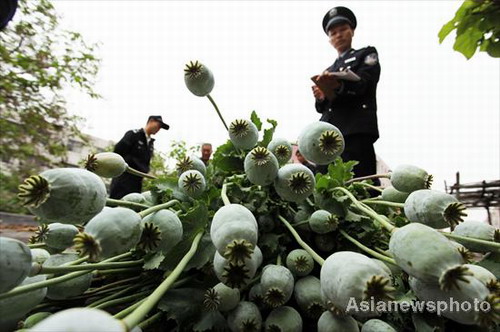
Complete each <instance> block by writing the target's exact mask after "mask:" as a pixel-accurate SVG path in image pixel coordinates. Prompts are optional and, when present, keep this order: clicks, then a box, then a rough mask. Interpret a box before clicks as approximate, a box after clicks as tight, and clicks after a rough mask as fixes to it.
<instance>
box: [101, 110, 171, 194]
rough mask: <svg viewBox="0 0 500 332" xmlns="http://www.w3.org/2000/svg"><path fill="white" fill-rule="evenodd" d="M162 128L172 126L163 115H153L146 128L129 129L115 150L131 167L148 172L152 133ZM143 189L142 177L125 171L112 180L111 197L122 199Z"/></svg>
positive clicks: (152, 140)
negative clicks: (165, 120) (164, 119)
mask: <svg viewBox="0 0 500 332" xmlns="http://www.w3.org/2000/svg"><path fill="white" fill-rule="evenodd" d="M161 128H163V129H166V130H168V129H169V128H170V126H169V125H168V124H166V123H164V122H163V120H162V118H161V116H159V115H151V116H150V117H149V118H148V122H147V123H146V126H145V127H144V128H141V129H135V130H129V131H127V132H126V133H125V135H124V136H123V138H122V139H121V140H120V141H119V142H118V143H116V145H115V149H114V152H116V153H118V154H119V155H121V156H122V157H123V159H125V162H126V163H127V164H128V165H129V166H130V167H132V168H134V169H136V170H138V171H141V172H143V173H148V172H149V162H150V160H151V157H152V156H153V150H154V147H153V143H154V138H151V135H154V134H156V133H157V132H158V131H159V130H160V129H161ZM141 191H142V177H139V176H136V175H132V174H129V173H127V172H125V173H123V174H122V175H120V176H119V177H116V178H114V179H113V180H112V181H111V187H110V193H109V197H110V198H115V199H120V198H122V197H123V196H125V195H127V194H130V193H133V192H141Z"/></svg>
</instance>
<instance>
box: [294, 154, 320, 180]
mask: <svg viewBox="0 0 500 332" xmlns="http://www.w3.org/2000/svg"><path fill="white" fill-rule="evenodd" d="M295 156H296V157H297V160H298V161H299V163H301V164H302V165H304V166H305V167H307V168H309V169H310V170H311V172H313V174H316V172H317V170H316V165H314V164H313V163H311V162H309V161H308V160H307V159H306V158H304V156H303V155H302V153H300V151H299V150H297V151H296V152H295Z"/></svg>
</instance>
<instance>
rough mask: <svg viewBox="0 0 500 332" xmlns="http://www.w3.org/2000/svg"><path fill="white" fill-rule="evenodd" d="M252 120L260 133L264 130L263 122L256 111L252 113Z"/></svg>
mask: <svg viewBox="0 0 500 332" xmlns="http://www.w3.org/2000/svg"><path fill="white" fill-rule="evenodd" d="M250 120H252V122H253V124H254V125H255V127H257V130H258V131H260V130H261V129H262V121H260V118H259V116H258V115H257V113H256V112H255V111H252V114H251V115H250Z"/></svg>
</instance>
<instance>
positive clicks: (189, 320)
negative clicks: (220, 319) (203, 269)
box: [158, 288, 205, 331]
mask: <svg viewBox="0 0 500 332" xmlns="http://www.w3.org/2000/svg"><path fill="white" fill-rule="evenodd" d="M204 294H205V291H204V290H202V289H198V288H177V289H170V290H168V291H167V292H166V293H165V295H164V296H163V297H162V298H161V300H160V302H158V309H160V310H162V311H165V312H166V313H167V319H173V320H175V321H176V322H177V325H178V326H179V330H181V331H184V330H186V331H187V330H189V329H188V327H190V326H192V325H193V323H194V322H195V321H196V319H197V317H199V315H200V313H201V312H202V310H203V307H202V305H203V295H204Z"/></svg>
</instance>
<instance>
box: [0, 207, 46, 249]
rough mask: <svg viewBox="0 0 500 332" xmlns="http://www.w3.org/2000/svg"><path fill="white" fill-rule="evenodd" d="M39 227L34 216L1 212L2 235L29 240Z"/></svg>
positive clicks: (0, 226)
mask: <svg viewBox="0 0 500 332" xmlns="http://www.w3.org/2000/svg"><path fill="white" fill-rule="evenodd" d="M37 228H38V223H37V222H36V221H35V220H34V217H33V216H28V215H20V214H12V213H5V212H0V236H6V237H11V238H14V239H18V240H20V241H23V242H24V243H26V242H28V239H29V238H30V237H31V236H32V235H33V234H34V232H35V231H36V229H37Z"/></svg>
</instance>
